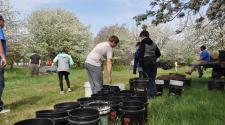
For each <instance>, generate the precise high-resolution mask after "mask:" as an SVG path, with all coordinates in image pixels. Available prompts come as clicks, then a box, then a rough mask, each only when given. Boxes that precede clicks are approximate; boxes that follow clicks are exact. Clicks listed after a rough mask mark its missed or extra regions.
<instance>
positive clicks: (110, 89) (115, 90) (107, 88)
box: [101, 85, 120, 93]
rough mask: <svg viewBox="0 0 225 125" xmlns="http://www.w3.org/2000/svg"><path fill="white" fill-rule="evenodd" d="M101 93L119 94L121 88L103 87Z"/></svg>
mask: <svg viewBox="0 0 225 125" xmlns="http://www.w3.org/2000/svg"><path fill="white" fill-rule="evenodd" d="M101 91H110V92H112V93H117V92H119V91H120V88H119V86H109V85H103V88H102V90H101Z"/></svg>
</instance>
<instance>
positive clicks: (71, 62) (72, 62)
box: [69, 55, 74, 65]
mask: <svg viewBox="0 0 225 125" xmlns="http://www.w3.org/2000/svg"><path fill="white" fill-rule="evenodd" d="M69 60H70V65H73V64H74V61H73V59H72V57H71V56H70V55H69Z"/></svg>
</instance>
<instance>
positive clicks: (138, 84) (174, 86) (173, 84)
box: [129, 78, 191, 96]
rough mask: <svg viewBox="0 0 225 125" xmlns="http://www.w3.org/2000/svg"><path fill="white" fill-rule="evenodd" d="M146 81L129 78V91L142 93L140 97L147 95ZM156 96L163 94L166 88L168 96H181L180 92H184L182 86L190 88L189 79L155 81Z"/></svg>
mask: <svg viewBox="0 0 225 125" xmlns="http://www.w3.org/2000/svg"><path fill="white" fill-rule="evenodd" d="M145 83H148V79H140V78H131V79H130V81H129V84H130V90H131V91H136V92H137V93H140V92H141V91H142V95H148V84H145ZM155 84H156V89H157V95H158V96H159V95H162V94H163V89H164V88H168V89H169V93H168V95H177V96H181V95H182V91H183V90H184V85H187V86H190V85H191V79H185V80H184V81H179V80H155Z"/></svg>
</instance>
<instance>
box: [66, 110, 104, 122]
mask: <svg viewBox="0 0 225 125" xmlns="http://www.w3.org/2000/svg"><path fill="white" fill-rule="evenodd" d="M68 114H69V120H68V121H69V124H70V125H99V120H100V115H99V111H98V110H97V109H91V108H82V109H75V110H72V111H70V112H69V113H68Z"/></svg>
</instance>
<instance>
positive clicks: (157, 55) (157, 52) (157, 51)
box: [155, 46, 161, 58]
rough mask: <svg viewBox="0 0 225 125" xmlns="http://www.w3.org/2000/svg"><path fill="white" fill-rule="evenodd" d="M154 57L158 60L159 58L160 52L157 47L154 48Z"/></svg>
mask: <svg viewBox="0 0 225 125" xmlns="http://www.w3.org/2000/svg"><path fill="white" fill-rule="evenodd" d="M155 56H156V58H159V57H160V56H161V52H160V50H159V48H158V46H156V50H155Z"/></svg>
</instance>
